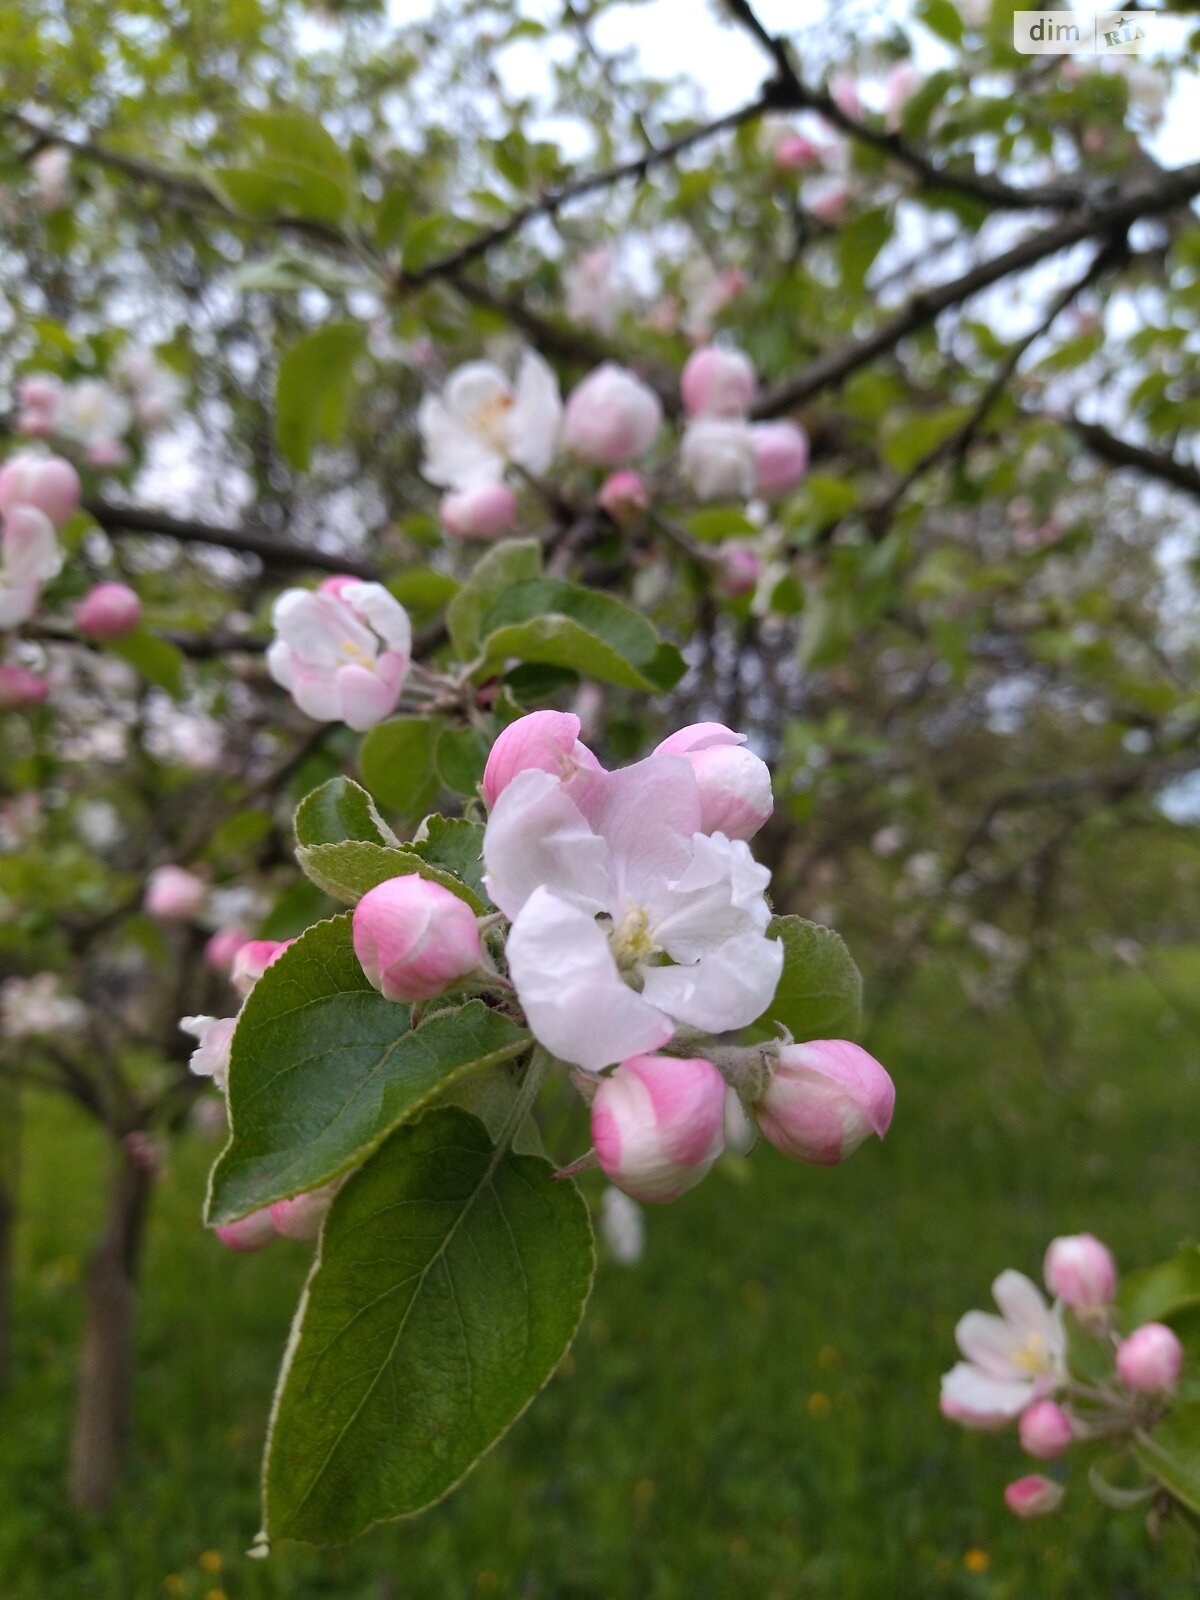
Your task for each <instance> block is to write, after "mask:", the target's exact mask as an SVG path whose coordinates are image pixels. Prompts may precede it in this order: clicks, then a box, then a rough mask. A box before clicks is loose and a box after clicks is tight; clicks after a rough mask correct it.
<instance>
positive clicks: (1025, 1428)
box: [1017, 1400, 1075, 1461]
mask: <svg viewBox="0 0 1200 1600" xmlns="http://www.w3.org/2000/svg"><path fill="white" fill-rule="evenodd" d="M1017 1431H1018V1433H1019V1434H1020V1438H1021V1449H1022V1450H1024V1451H1025V1452H1026V1454H1027V1455H1031V1456H1036V1457H1037V1459H1038V1460H1039V1461H1057V1460H1058V1458H1059V1456H1061V1455H1062V1454H1063V1453H1064V1452H1065V1451H1066V1450H1068V1449H1069V1448H1070V1445H1071V1441H1072V1439H1074V1437H1075V1431H1074V1429H1073V1428H1072V1426H1071V1419H1070V1417H1069V1416H1068V1415H1067V1413H1066V1412H1065V1411H1064V1410H1063V1408H1062V1407H1061V1406H1060V1405H1056V1404H1055V1402H1054V1401H1053V1400H1035V1401H1034V1403H1033V1404H1032V1405H1031V1406H1028V1407H1027V1408H1026V1409H1025V1410H1024V1411H1022V1413H1021V1420H1020V1422H1019V1423H1018V1425H1017Z"/></svg>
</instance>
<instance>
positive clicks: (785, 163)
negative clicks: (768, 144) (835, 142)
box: [775, 133, 821, 172]
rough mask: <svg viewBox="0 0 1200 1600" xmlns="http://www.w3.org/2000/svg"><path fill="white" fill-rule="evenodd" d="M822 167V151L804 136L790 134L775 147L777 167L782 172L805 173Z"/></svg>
mask: <svg viewBox="0 0 1200 1600" xmlns="http://www.w3.org/2000/svg"><path fill="white" fill-rule="evenodd" d="M820 165H821V151H820V149H819V147H818V146H817V145H815V144H814V143H813V142H812V140H811V139H806V138H805V137H804V136H803V134H799V133H789V134H788V135H787V136H786V138H783V139H781V140H780V141H779V143H778V145H777V146H776V147H775V166H776V168H777V169H778V170H779V171H780V172H804V171H806V170H807V169H808V168H809V167H819V166H820Z"/></svg>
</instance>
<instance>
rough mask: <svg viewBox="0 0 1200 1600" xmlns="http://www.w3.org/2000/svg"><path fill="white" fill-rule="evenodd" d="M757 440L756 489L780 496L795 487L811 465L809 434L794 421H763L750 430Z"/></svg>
mask: <svg viewBox="0 0 1200 1600" xmlns="http://www.w3.org/2000/svg"><path fill="white" fill-rule="evenodd" d="M750 437H751V439H752V441H753V444H754V470H755V474H756V482H755V492H756V493H757V494H759V495H761V497H762V498H763V499H764V500H777V499H778V498H779V496H780V495H784V494H787V493H788V491H789V490H791V489H794V488H795V487H796V485H797V484H798V483H799V482H800V479H801V478H802V477H803V476H804V473H805V470H806V469H807V467H808V435H807V434H806V433H805V432H804V429H803V428H798V427H797V426H796V424H795V423H794V422H760V423H757V424H756V425H755V426H754V427H753V428H751V430H750Z"/></svg>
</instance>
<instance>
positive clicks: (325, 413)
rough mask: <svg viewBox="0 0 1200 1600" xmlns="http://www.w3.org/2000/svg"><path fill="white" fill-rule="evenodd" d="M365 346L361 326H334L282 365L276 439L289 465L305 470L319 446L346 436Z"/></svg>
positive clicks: (291, 353) (295, 349)
mask: <svg viewBox="0 0 1200 1600" xmlns="http://www.w3.org/2000/svg"><path fill="white" fill-rule="evenodd" d="M365 342H366V333H365V330H364V329H363V327H362V324H361V323H358V322H329V323H326V325H325V326H324V327H323V328H318V329H317V330H316V332H315V333H310V334H307V335H306V336H305V337H304V338H303V339H301V340H300V342H299V343H298V344H294V345H293V346H292V347H291V349H290V350H288V351H287V352H286V354H285V355H284V357H283V360H282V361H281V362H280V363H279V377H278V379H277V381H276V385H275V437H276V439H277V440H278V442H279V448H280V450H281V451H282V452H283V455H284V457H285V458H286V460H288V461H289V462H290V463H291V464H292V466H294V467H298V468H299V469H300V470H301V471H304V470H305V469H306V468H307V467H308V463H309V461H310V459H311V458H312V453H313V450H314V448H315V447H316V446H317V445H318V444H336V443H337V442H338V440H339V439H340V438H341V437H342V434H343V432H344V430H345V426H346V416H347V413H348V412H349V409H350V396H351V393H352V390H353V377H354V364H355V362H356V361H357V360H358V358H359V356H360V355H361V354H362V351H363V347H364V344H365Z"/></svg>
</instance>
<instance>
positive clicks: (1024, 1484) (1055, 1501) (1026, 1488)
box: [1004, 1472, 1065, 1522]
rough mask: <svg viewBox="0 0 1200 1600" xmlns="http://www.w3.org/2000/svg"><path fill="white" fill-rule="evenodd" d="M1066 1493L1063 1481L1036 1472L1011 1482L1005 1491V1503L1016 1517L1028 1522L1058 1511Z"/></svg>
mask: <svg viewBox="0 0 1200 1600" xmlns="http://www.w3.org/2000/svg"><path fill="white" fill-rule="evenodd" d="M1064 1493H1065V1491H1064V1489H1063V1486H1062V1484H1061V1483H1054V1482H1053V1481H1052V1480H1051V1479H1050V1478H1043V1477H1042V1476H1041V1475H1040V1474H1038V1473H1036V1472H1034V1473H1030V1475H1029V1476H1028V1477H1027V1478H1017V1479H1016V1480H1015V1481H1014V1482H1012V1483H1010V1484H1009V1486H1008V1488H1007V1489H1005V1491H1004V1504H1005V1505H1006V1506H1007V1507H1008V1509H1009V1510H1010V1511H1011V1512H1012V1514H1013V1516H1014V1517H1020V1518H1021V1520H1022V1522H1028V1521H1029V1520H1030V1518H1032V1517H1046V1516H1049V1515H1050V1513H1051V1512H1052V1511H1057V1510H1058V1508H1059V1506H1060V1505H1062V1500H1063V1494H1064Z"/></svg>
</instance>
